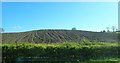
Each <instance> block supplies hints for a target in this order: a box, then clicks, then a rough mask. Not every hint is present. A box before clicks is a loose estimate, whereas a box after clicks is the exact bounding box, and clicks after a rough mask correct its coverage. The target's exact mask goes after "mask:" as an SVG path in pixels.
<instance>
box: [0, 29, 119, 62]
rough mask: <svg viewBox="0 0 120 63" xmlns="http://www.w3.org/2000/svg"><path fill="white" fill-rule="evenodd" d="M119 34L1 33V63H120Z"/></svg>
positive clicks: (51, 31) (55, 31) (47, 31)
mask: <svg viewBox="0 0 120 63" xmlns="http://www.w3.org/2000/svg"><path fill="white" fill-rule="evenodd" d="M119 38H120V35H119V33H115V32H90V31H81V30H34V31H28V32H19V33H3V34H2V44H0V46H2V60H3V61H2V63H119V60H120V58H119V57H120V54H119V50H120V47H119V46H118V43H119V40H120V39H119Z"/></svg>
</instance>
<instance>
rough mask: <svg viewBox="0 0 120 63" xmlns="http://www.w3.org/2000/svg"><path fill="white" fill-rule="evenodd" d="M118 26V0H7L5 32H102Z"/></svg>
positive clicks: (4, 5) (3, 16)
mask: <svg viewBox="0 0 120 63" xmlns="http://www.w3.org/2000/svg"><path fill="white" fill-rule="evenodd" d="M112 26H116V27H118V4H117V2H4V3H2V27H3V28H4V29H5V32H23V31H29V30H39V29H71V28H72V27H76V28H77V29H78V30H88V31H101V30H104V29H106V27H112Z"/></svg>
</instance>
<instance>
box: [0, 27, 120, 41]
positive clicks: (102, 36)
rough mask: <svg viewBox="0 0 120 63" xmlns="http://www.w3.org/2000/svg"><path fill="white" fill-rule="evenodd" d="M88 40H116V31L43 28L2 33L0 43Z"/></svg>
mask: <svg viewBox="0 0 120 63" xmlns="http://www.w3.org/2000/svg"><path fill="white" fill-rule="evenodd" d="M82 39H87V40H89V41H91V42H92V41H94V40H97V41H102V42H117V41H118V36H117V34H116V33H107V32H92V31H83V30H65V29H57V30H56V29H44V30H32V31H27V32H17V33H3V34H2V43H15V42H31V43H55V42H66V41H68V42H69V41H70V42H81V41H82Z"/></svg>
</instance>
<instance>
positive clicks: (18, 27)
mask: <svg viewBox="0 0 120 63" xmlns="http://www.w3.org/2000/svg"><path fill="white" fill-rule="evenodd" d="M21 28H22V27H21V26H14V29H21Z"/></svg>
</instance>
